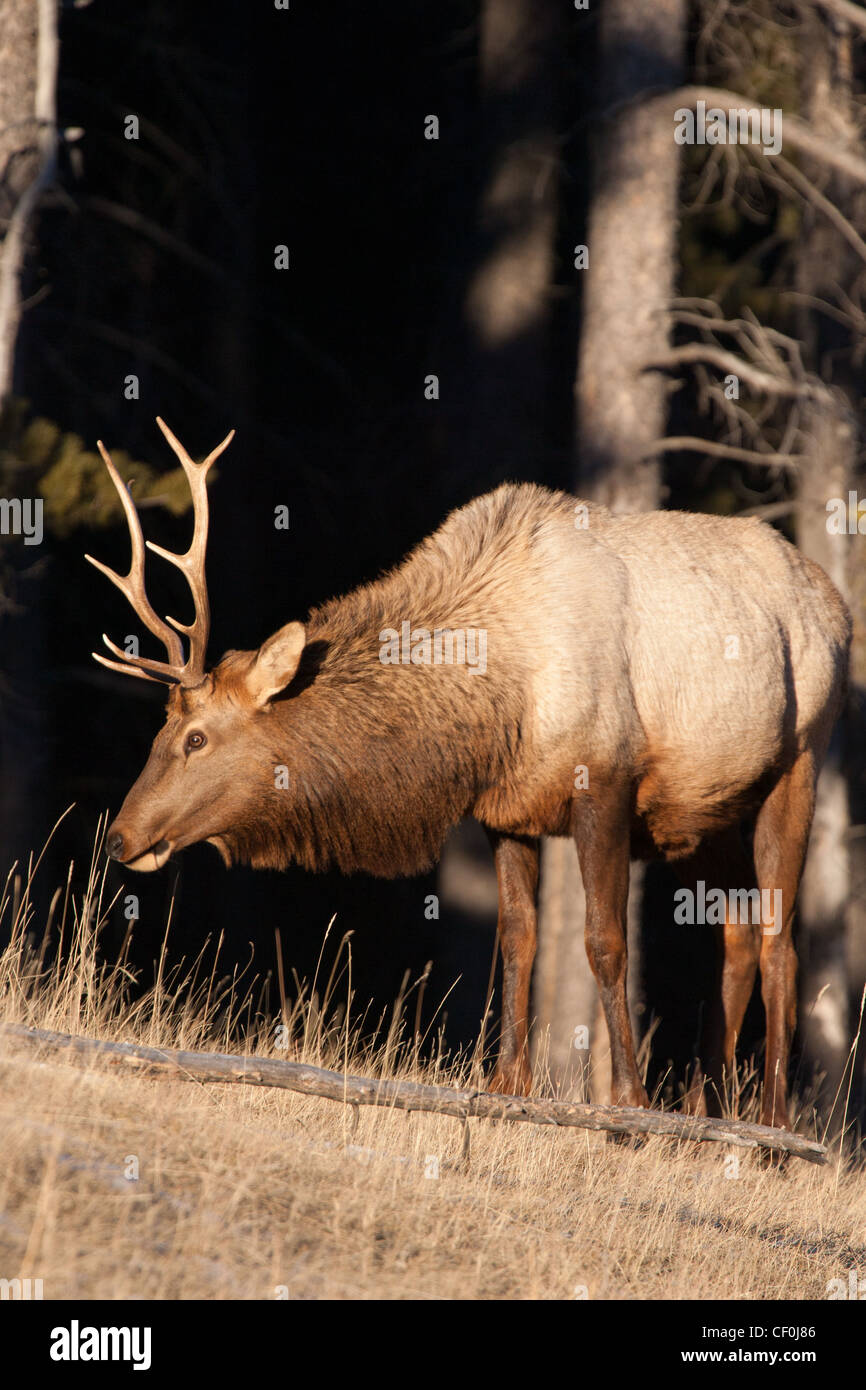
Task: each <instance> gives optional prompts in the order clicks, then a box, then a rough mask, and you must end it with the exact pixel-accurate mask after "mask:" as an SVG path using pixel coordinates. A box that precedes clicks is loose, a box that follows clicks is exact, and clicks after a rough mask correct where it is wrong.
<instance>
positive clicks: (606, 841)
mask: <svg viewBox="0 0 866 1390" xmlns="http://www.w3.org/2000/svg"><path fill="white" fill-rule="evenodd" d="M629 809H630V808H629V789H628V786H626V785H615V786H610V787H607V788H604V789H602V790H601V791H593V792H586V793H584V794H581V793H578V795H577V797H576V798H575V802H574V812H573V820H572V824H573V830H574V838H575V842H576V844H577V854H578V858H579V860H580V872H581V874H582V875H583V886H584V889H585V891H586V953H587V955H588V957H589V963H590V966H591V968H592V973H593V975H594V976H595V978H596V981H597V983H598V988H599V993H600V995H601V1002H602V1006H603V1008H604V1016H605V1019H606V1020H607V1031H608V1035H609V1037H610V1057H611V1087H610V1089H611V1104H613V1105H649V1099H648V1098H647V1093H646V1091H645V1090H644V1087H643V1083H642V1081H641V1079H640V1076H639V1075H638V1070H637V1062H636V1060H635V1054H634V1040H633V1038H632V1032H631V1021H630V1019H629V1015H628V1003H627V1000H626V970H627V947H626V909H627V906H628V877H629V850H630V834H629V824H630V816H629Z"/></svg>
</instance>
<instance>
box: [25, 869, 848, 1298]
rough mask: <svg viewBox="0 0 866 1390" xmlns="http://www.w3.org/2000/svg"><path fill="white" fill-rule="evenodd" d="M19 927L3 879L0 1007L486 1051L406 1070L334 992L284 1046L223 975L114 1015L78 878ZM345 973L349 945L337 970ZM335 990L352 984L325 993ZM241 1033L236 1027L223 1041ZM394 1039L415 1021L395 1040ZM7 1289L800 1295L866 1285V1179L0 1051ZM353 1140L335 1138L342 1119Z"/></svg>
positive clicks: (168, 985) (307, 1008)
mask: <svg viewBox="0 0 866 1390" xmlns="http://www.w3.org/2000/svg"><path fill="white" fill-rule="evenodd" d="M96 864H97V859H96V857H95V858H94V867H93V871H92V873H91V876H90V886H89V888H88V890H87V893H86V894H85V898H84V900H83V901H82V902H78V901H76V900H75V899H74V896H73V895H72V894H71V893H69V892H68V891H66V892H61V894H60V895H59V897H58V898H57V899H56V901H55V906H54V909H53V913H52V922H51V929H52V931H53V932H54V934H55V935H57V934H58V933H61V932H62V935H63V937H64V941H65V950H64V959H65V965H64V966H63V968H62V969H61V968H55V967H53V966H52V967H46V966H45V964H44V955H45V953H44V950H43V946H42V944H41V941H40V942H37V941H36V940H35V939H34V938H33V927H34V923H33V920H32V911H31V909H30V903H29V896H28V890H27V887H26V884H25V885H24V886H21V885H19V886H18V888H17V889H16V888H15V887H14V886H12V882H11V880H10V885H7V888H8V889H9V891H8V892H7V894H6V896H5V898H4V901H3V903H2V905H0V922H4V921H5V925H6V926H7V927H8V925H9V924H10V922H11V923H12V926H13V931H12V943H11V945H10V947H9V948H8V949H7V951H6V952H5V953H4V955H3V957H2V960H0V1019H3V1020H7V1021H16V1022H25V1023H28V1024H31V1025H33V1026H39V1027H47V1028H58V1029H62V1030H66V1031H70V1032H81V1033H86V1034H89V1035H91V1036H96V1037H108V1038H113V1039H118V1040H125V1041H140V1042H145V1043H150V1044H155V1045H162V1046H177V1047H195V1048H213V1049H217V1050H230V1049H231V1050H237V1049H238V1046H239V1037H240V1036H241V1033H242V1032H243V1031H246V1032H247V1044H246V1045H247V1046H248V1047H249V1049H250V1050H254V1051H257V1052H260V1053H265V1054H272V1055H276V1056H280V1057H287V1056H288V1057H293V1058H298V1059H300V1058H304V1059H306V1060H309V1061H313V1062H316V1063H317V1064H320V1065H332V1066H337V1067H342V1066H345V1065H347V1064H348V1065H349V1067H350V1069H351V1070H353V1071H367V1072H368V1073H370V1072H372V1073H376V1074H392V1075H393V1074H401V1075H411V1076H414V1077H416V1078H418V1079H424V1080H433V1081H437V1082H440V1083H441V1082H443V1081H447V1080H448V1079H453V1080H454V1081H456V1082H466V1081H467V1080H469V1079H470V1078H473V1077H475V1076H477V1070H478V1066H479V1061H480V1059H479V1057H478V1056H477V1055H474V1056H472V1057H467V1058H458V1059H456V1060H453V1059H452V1060H450V1061H446V1060H445V1059H443V1058H441V1057H440V1059H439V1060H438V1062H433V1063H426V1064H425V1063H422V1062H421V1061H420V1059H419V1056H418V1053H417V1050H416V1049H415V1048H414V1047H413V1046H410V1045H409V1044H407V1042H406V1041H405V1030H404V1028H403V1025H402V1023H401V1018H402V1017H403V1016H404V1015H405V1013H406V1009H405V1008H403V1009H398V1010H397V1011H395V1017H394V1018H391V1019H389V1020H386V1022H385V1025H384V1026H383V1029H382V1030H381V1031H380V1035H379V1040H378V1042H377V1043H375V1044H374V1045H369V1044H368V1045H366V1046H362V1045H361V1043H360V1041H359V1034H358V1028H357V1027H356V1026H354V1025H353V1024H351V1023H350V1022H349V1021H348V1017H347V1016H346V1015H344V1016H342V1017H340V1016H339V1013H338V1014H337V1016H336V1017H335V1015H334V1010H333V1008H332V1007H331V1000H332V998H333V997H334V995H335V992H336V991H337V990H338V989H340V988H343V984H342V983H341V982H340V981H339V980H337V979H332V980H331V981H330V984H329V987H326V988H325V989H323V990H322V1001H321V1003H319V1000H318V998H317V996H316V995H315V994H314V992H312V991H306V992H304V991H301V990H300V989H298V991H297V994H296V997H295V1000H294V1003H293V1005H291V1007H290V1005H289V1003H288V1001H286V1002H285V1008H284V1021H285V1023H286V1025H287V1034H286V1036H287V1040H288V1048H287V1049H279V1048H278V1047H276V1046H275V1031H274V1024H275V1022H279V1021H280V1020H279V1019H277V1020H274V1019H273V1018H270V1019H269V1018H267V1017H265V1016H264V1015H263V1014H260V1013H257V1010H256V1007H255V1001H254V999H253V998H252V997H251V996H250V994H249V993H247V994H245V995H242V992H241V990H240V987H239V986H238V984H237V982H236V981H231V980H228V981H223V982H221V983H220V984H218V983H217V982H216V981H215V980H214V979H213V978H211V979H210V980H202V981H199V980H198V979H197V974H196V970H195V967H194V966H193V967H192V969H191V970H190V971H188V972H186V973H185V974H184V973H183V972H179V973H175V974H174V975H172V974H170V973H169V972H167V971H165V972H163V971H162V970H161V971H160V979H159V981H158V983H157V986H156V988H155V989H154V990H153V991H151V992H150V994H148V995H147V996H146V997H145V998H143V999H139V1000H138V1001H137V1002H136V1003H135V1004H134V1005H130V1004H129V1003H128V999H127V993H128V986H129V983H130V979H129V975H128V972H127V971H126V970H125V968H124V967H123V966H122V965H120V966H116V967H112V968H108V967H104V966H100V965H99V964H98V957H97V953H96V938H97V934H98V929H99V925H100V921H101V917H102V910H103V905H102V898H101V891H102V890H101V881H100V877H99V872H98V870H97V868H96ZM344 963H345V957H344ZM343 993H344V997H346V992H345V989H344V990H343ZM242 1025H243V1028H242ZM410 1031H411V1030H410ZM0 1047H2V1052H0V1144H2V1151H3V1157H4V1161H3V1165H2V1170H0V1278H10V1279H11V1278H14V1277H21V1278H27V1277H29V1278H40V1279H42V1281H43V1287H44V1295H45V1297H46V1298H74V1299H81V1298H115V1299H126V1298H145V1299H156V1298H165V1299H189V1298H207V1299H214V1298H217V1299H223V1298H224V1299H235V1298H245V1299H256V1298H266V1299H271V1298H275V1297H280V1296H283V1297H285V1296H288V1297H290V1298H338V1299H344V1298H352V1299H367V1298H387V1299H391V1298H393V1299H406V1298H421V1299H427V1298H461V1299H490V1298H501V1299H519V1298H531V1299H550V1298H555V1299H559V1298H568V1299H570V1298H575V1297H585V1296H588V1297H589V1298H595V1299H598V1298H614V1299H623V1298H625V1299H658V1298H689V1299H692V1298H699V1299H716V1298H723V1299H724V1298H754V1299H767V1298H813V1299H814V1298H817V1299H822V1298H825V1297H826V1296H827V1284H828V1281H829V1280H831V1279H837V1278H843V1279H846V1278H847V1274H848V1271H849V1270H850V1269H852V1268H853V1269H857V1270H858V1272H859V1277H860V1278H862V1277H864V1275H866V1187H864V1184H863V1182H862V1173H861V1172H858V1169H857V1167H856V1165H855V1164H854V1163H853V1162H852V1160H851V1157H850V1155H848V1156H847V1157H844V1158H843V1157H840V1156H839V1150H838V1149H837V1150H835V1151H834V1161H833V1163H832V1164H831V1165H829V1166H828V1167H827V1168H824V1169H818V1168H814V1167H812V1166H811V1165H807V1164H803V1163H791V1164H790V1165H789V1167H788V1168H787V1169H786V1170H785V1171H784V1172H782V1173H780V1172H778V1171H777V1170H774V1169H767V1168H765V1167H761V1166H760V1165H759V1163H758V1162H757V1161H756V1160H755V1159H754V1158H752V1157H751V1156H750V1155H748V1154H747V1155H745V1156H744V1155H743V1154H742V1153H741V1154H740V1157H739V1161H738V1166H737V1162H736V1155H735V1154H734V1153H733V1152H732V1153H729V1152H728V1151H726V1150H725V1149H722V1148H721V1147H717V1146H715V1145H707V1146H705V1147H702V1148H699V1147H697V1146H691V1145H690V1146H682V1147H679V1148H678V1147H677V1145H676V1144H674V1143H673V1142H672V1141H669V1140H651V1141H649V1142H647V1143H646V1144H645V1145H644V1146H643V1147H642V1148H639V1149H636V1150H635V1149H631V1148H627V1147H621V1146H619V1145H616V1144H610V1143H607V1142H605V1141H604V1139H603V1138H602V1137H601V1136H597V1135H592V1134H587V1133H585V1132H578V1131H565V1130H564V1131H552V1130H548V1129H543V1128H536V1127H534V1126H530V1125H506V1124H492V1123H489V1122H483V1121H473V1122H471V1125H470V1130H471V1144H470V1155H469V1159H468V1163H463V1162H462V1161H461V1152H462V1142H463V1135H462V1127H461V1125H460V1123H459V1122H457V1121H455V1120H452V1119H449V1118H446V1117H440V1116H433V1115H405V1114H402V1113H394V1112H387V1111H382V1110H367V1111H362V1112H361V1113H360V1115H359V1116H358V1118H357V1122H355V1119H354V1117H353V1112H352V1111H351V1110H349V1109H348V1108H345V1107H343V1106H337V1105H334V1104H331V1103H329V1102H327V1101H322V1100H315V1099H310V1098H306V1097H302V1096H297V1095H293V1094H291V1093H288V1092H285V1091H269V1090H264V1089H258V1088H253V1087H249V1088H247V1087H242V1086H225V1087H219V1086H204V1085H200V1084H193V1083H185V1082H180V1081H174V1080H166V1079H153V1078H149V1077H146V1076H140V1075H138V1074H136V1073H134V1072H133V1073H130V1074H128V1075H125V1074H123V1073H122V1072H120V1073H119V1072H118V1070H117V1068H116V1067H112V1068H108V1067H106V1066H105V1064H104V1063H102V1062H93V1063H86V1062H84V1061H81V1060H77V1061H72V1060H70V1061H69V1062H68V1063H67V1062H65V1061H60V1060H58V1059H57V1058H56V1057H55V1056H52V1057H51V1059H50V1060H45V1061H41V1060H38V1058H35V1057H34V1054H32V1053H31V1052H23V1051H17V1050H16V1049H15V1047H14V1044H12V1043H10V1041H9V1040H8V1039H7V1040H3V1041H2V1042H0ZM355 1123H356V1128H355V1129H354V1131H353V1124H355Z"/></svg>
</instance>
